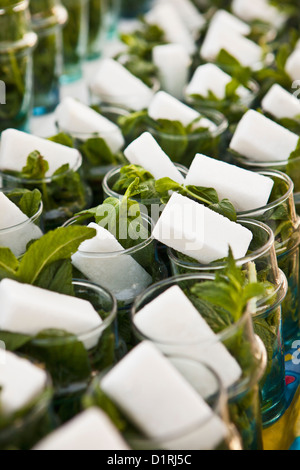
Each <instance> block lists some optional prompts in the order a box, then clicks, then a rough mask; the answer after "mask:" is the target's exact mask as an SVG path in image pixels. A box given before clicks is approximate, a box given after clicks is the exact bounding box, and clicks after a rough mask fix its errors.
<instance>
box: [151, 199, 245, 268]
mask: <svg viewBox="0 0 300 470" xmlns="http://www.w3.org/2000/svg"><path fill="white" fill-rule="evenodd" d="M153 236H154V238H155V239H156V240H158V241H160V242H161V243H164V244H165V245H167V246H169V247H170V248H173V249H174V250H177V251H179V252H180V253H183V254H184V255H187V256H189V257H191V258H194V259H195V260H197V261H199V262H200V263H202V264H209V263H211V262H213V261H216V260H219V259H223V258H225V257H227V256H228V252H229V246H230V247H231V249H232V251H233V255H234V257H235V258H236V259H240V258H243V257H244V256H245V255H246V253H247V251H248V249H249V246H250V243H251V241H252V238H253V235H252V233H251V231H250V230H248V229H247V228H245V227H243V226H242V225H239V224H237V223H235V222H231V221H230V220H229V219H227V218H226V217H223V216H222V215H220V214H218V213H216V212H214V211H212V210H210V209H208V208H207V207H205V206H203V205H202V204H198V203H197V202H195V201H192V200H191V199H189V198H187V197H184V196H181V195H180V194H177V193H174V194H173V195H172V197H171V199H170V201H169V202H168V204H167V206H166V208H165V210H164V212H163V213H162V215H161V217H160V219H159V221H158V223H157V224H156V226H155V228H154V231H153Z"/></svg>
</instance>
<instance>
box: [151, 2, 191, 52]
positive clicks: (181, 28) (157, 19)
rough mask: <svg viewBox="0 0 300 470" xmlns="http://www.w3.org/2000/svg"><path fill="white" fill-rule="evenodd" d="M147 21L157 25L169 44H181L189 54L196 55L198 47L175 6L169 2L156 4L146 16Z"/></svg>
mask: <svg viewBox="0 0 300 470" xmlns="http://www.w3.org/2000/svg"><path fill="white" fill-rule="evenodd" d="M145 19H146V21H147V22H148V23H150V24H155V25H157V26H159V27H160V28H161V29H162V31H164V33H165V38H166V40H167V42H171V43H174V44H181V45H182V46H183V47H184V48H185V49H186V51H187V52H188V53H189V54H194V52H195V51H196V45H195V42H194V39H193V36H192V35H191V33H190V32H189V30H188V28H187V27H186V25H185V23H184V21H183V19H182V17H181V16H180V14H179V12H178V11H177V10H176V8H175V5H172V4H171V3H169V2H167V3H166V2H163V3H159V4H156V5H155V6H154V8H153V9H152V10H151V11H150V12H149V13H147V14H146V15H145Z"/></svg>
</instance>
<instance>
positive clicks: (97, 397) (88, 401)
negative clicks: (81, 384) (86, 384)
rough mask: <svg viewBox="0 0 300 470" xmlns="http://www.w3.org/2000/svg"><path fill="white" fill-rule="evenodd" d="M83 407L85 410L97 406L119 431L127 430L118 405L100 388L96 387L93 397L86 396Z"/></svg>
mask: <svg viewBox="0 0 300 470" xmlns="http://www.w3.org/2000/svg"><path fill="white" fill-rule="evenodd" d="M83 406H84V408H91V407H93V406H97V407H98V408H100V409H101V410H103V411H104V412H105V413H106V414H107V416H108V417H109V418H110V419H111V421H112V422H113V423H114V425H115V426H116V428H117V429H118V430H119V431H121V432H123V431H124V430H125V429H126V427H127V423H126V420H125V419H124V418H123V416H122V415H121V413H120V412H119V410H118V408H117V407H116V405H115V404H114V403H113V402H112V401H111V399H110V398H108V396H107V395H105V393H104V392H103V391H102V390H101V388H100V387H99V386H97V387H95V389H94V390H93V395H92V396H90V395H85V396H84V398H83Z"/></svg>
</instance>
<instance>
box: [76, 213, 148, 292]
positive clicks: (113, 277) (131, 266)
mask: <svg viewBox="0 0 300 470" xmlns="http://www.w3.org/2000/svg"><path fill="white" fill-rule="evenodd" d="M108 210H109V208H108ZM89 227H91V228H94V229H95V230H97V235H96V237H94V238H92V239H91V240H86V241H84V242H83V243H82V244H81V245H80V247H79V250H78V251H77V253H75V254H74V255H73V256H72V262H73V265H74V266H75V267H76V268H77V269H79V270H80V271H81V272H82V273H83V274H84V275H85V276H86V277H87V278H88V279H89V280H90V281H92V282H95V283H96V284H100V285H102V286H103V287H106V288H107V289H109V290H110V291H111V292H112V293H113V294H115V296H116V297H117V299H118V300H120V301H132V300H133V299H134V298H135V297H136V296H137V295H139V294H140V293H141V292H142V291H143V290H144V289H146V287H148V286H149V285H150V284H151V282H152V278H151V276H150V275H149V274H148V273H147V271H145V269H144V268H143V267H142V266H141V265H140V264H138V263H137V262H136V261H135V260H134V259H133V258H132V256H130V255H127V254H123V252H124V248H123V247H122V245H121V244H120V243H119V242H118V241H117V239H116V238H115V237H114V236H113V235H112V234H111V233H110V232H109V231H108V230H106V229H104V228H103V227H100V226H99V225H97V224H94V223H91V224H90V225H89ZM101 253H102V254H103V256H102V257H100V256H99V254H101ZM93 254H94V256H93ZM97 255H98V256H97Z"/></svg>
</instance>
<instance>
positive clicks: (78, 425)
mask: <svg viewBox="0 0 300 470" xmlns="http://www.w3.org/2000/svg"><path fill="white" fill-rule="evenodd" d="M33 450H37V451H49V450H63V451H66V450H67V451H70V450H129V447H128V445H127V444H126V442H125V441H124V439H123V438H122V436H121V434H120V433H119V431H118V430H117V428H116V427H115V426H114V424H113V423H112V422H111V420H110V419H109V418H108V416H107V415H106V414H105V413H104V412H103V411H102V410H101V409H100V408H90V409H88V410H86V411H83V412H82V413H81V414H79V415H77V416H76V417H75V418H73V419H72V420H71V421H69V422H68V423H67V424H64V425H63V426H62V427H60V428H59V429H57V430H56V431H54V432H52V434H50V435H49V436H47V437H46V438H45V439H43V440H42V441H41V442H39V443H38V444H37V445H36V446H35V447H34V449H33Z"/></svg>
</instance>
